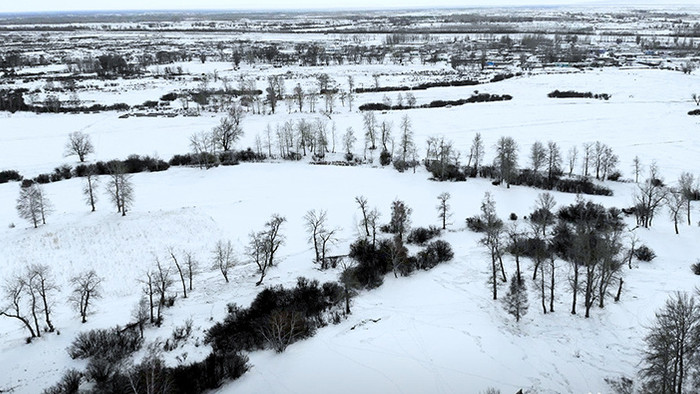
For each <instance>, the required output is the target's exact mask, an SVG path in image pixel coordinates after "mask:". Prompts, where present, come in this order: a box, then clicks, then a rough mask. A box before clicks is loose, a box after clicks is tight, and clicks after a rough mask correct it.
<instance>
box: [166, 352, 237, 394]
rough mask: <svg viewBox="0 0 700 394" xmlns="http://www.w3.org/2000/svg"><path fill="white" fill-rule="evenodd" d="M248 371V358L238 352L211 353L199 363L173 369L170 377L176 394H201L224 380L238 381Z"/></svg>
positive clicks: (216, 386)
mask: <svg viewBox="0 0 700 394" xmlns="http://www.w3.org/2000/svg"><path fill="white" fill-rule="evenodd" d="M248 369H250V366H249V365H248V356H245V355H243V354H241V353H239V352H212V353H211V354H209V356H207V358H205V359H204V360H202V361H201V362H198V363H193V364H190V365H179V366H177V367H175V368H173V369H172V371H171V373H170V377H171V381H172V387H173V388H174V389H175V390H176V392H178V393H183V394H184V393H201V392H204V391H206V390H211V389H215V388H218V387H219V386H220V385H221V383H222V382H223V381H224V380H226V379H230V380H235V379H238V378H239V377H241V376H242V375H243V374H244V373H246V372H247V371H248Z"/></svg>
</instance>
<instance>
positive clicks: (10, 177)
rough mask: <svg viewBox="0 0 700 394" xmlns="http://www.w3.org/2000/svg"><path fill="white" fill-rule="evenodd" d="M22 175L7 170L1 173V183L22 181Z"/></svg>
mask: <svg viewBox="0 0 700 394" xmlns="http://www.w3.org/2000/svg"><path fill="white" fill-rule="evenodd" d="M21 180H22V175H20V174H19V172H17V171H15V170H5V171H0V183H7V182H9V181H18V182H19V181H21Z"/></svg>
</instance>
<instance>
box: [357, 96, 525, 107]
mask: <svg viewBox="0 0 700 394" xmlns="http://www.w3.org/2000/svg"><path fill="white" fill-rule="evenodd" d="M512 99H513V96H511V95H508V94H504V95H498V94H488V93H476V94H473V95H472V96H471V97H469V98H466V99H459V100H434V101H431V102H430V103H429V104H423V105H419V106H417V107H410V106H406V105H387V104H384V103H367V104H362V105H360V107H359V109H360V111H388V110H402V109H410V108H442V107H456V106H459V105H464V104H468V103H485V102H490V101H508V100H512Z"/></svg>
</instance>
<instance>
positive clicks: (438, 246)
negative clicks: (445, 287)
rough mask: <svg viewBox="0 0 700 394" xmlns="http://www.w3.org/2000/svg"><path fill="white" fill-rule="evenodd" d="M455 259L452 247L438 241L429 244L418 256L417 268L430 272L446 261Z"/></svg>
mask: <svg viewBox="0 0 700 394" xmlns="http://www.w3.org/2000/svg"><path fill="white" fill-rule="evenodd" d="M453 257H454V252H452V246H451V245H450V244H449V243H447V242H445V241H443V240H440V239H439V240H437V241H433V242H431V243H429V244H428V246H426V247H425V249H423V250H422V251H420V252H418V255H417V256H416V259H417V268H420V269H424V270H428V269H431V268H433V267H435V266H436V265H438V264H440V263H443V262H445V261H450V260H452V258H453Z"/></svg>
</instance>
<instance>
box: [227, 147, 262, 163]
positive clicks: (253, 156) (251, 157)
mask: <svg viewBox="0 0 700 394" xmlns="http://www.w3.org/2000/svg"><path fill="white" fill-rule="evenodd" d="M234 160H235V161H236V162H239V161H242V162H258V161H263V160H265V155H262V154H261V155H259V154H257V153H255V152H253V150H252V149H250V148H248V149H246V150H239V151H236V153H235V154H234Z"/></svg>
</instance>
